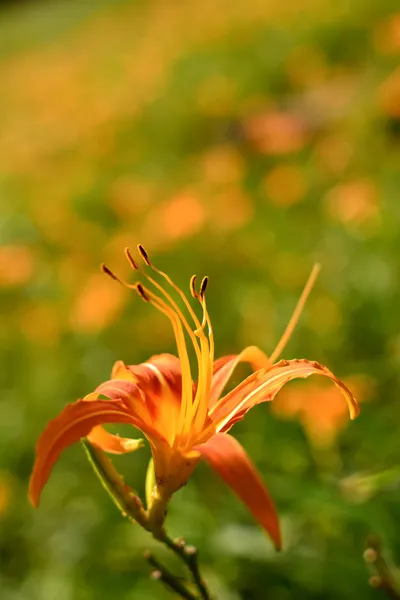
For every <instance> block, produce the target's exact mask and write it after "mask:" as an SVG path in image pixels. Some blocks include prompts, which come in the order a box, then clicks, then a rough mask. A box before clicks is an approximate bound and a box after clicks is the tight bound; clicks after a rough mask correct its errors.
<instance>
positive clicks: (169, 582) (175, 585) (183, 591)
mask: <svg viewBox="0 0 400 600" xmlns="http://www.w3.org/2000/svg"><path fill="white" fill-rule="evenodd" d="M144 557H145V559H146V560H147V561H148V562H149V564H150V565H151V566H152V567H154V569H155V570H154V571H153V573H152V577H153V578H154V579H158V580H159V581H162V583H163V584H164V585H165V586H166V587H168V588H169V589H170V590H172V591H173V592H176V593H177V594H178V595H179V596H180V597H181V598H185V599H186V600H196V596H193V594H192V593H191V592H190V591H189V590H188V589H187V587H186V586H185V585H184V584H183V583H182V582H181V581H180V580H179V579H178V578H177V577H175V575H174V574H173V573H171V572H170V571H169V570H168V569H166V568H165V567H164V566H163V565H162V564H161V563H160V562H159V561H158V560H157V559H156V558H154V556H153V555H152V554H151V552H149V551H146V552H145V555H144Z"/></svg>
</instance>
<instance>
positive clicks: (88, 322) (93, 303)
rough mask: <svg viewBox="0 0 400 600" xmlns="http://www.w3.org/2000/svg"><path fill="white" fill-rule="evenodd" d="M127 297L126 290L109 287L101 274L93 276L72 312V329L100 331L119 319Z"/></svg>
mask: <svg viewBox="0 0 400 600" xmlns="http://www.w3.org/2000/svg"><path fill="white" fill-rule="evenodd" d="M125 297H126V296H125V293H124V290H123V289H122V288H118V287H116V286H111V285H109V282H108V281H107V280H105V279H104V277H102V274H101V273H98V274H97V273H96V274H95V275H92V276H91V277H90V278H89V280H88V282H87V284H86V286H85V287H84V288H83V290H82V292H81V294H80V295H79V297H78V299H77V302H76V305H75V307H74V308H73V310H72V313H71V318H70V320H71V325H72V327H73V328H74V329H79V330H80V331H87V332H96V331H100V330H101V329H103V328H104V327H106V326H107V325H109V324H110V323H111V322H112V321H114V319H115V318H116V317H117V315H118V314H119V312H120V311H121V309H122V307H123V304H124V300H125Z"/></svg>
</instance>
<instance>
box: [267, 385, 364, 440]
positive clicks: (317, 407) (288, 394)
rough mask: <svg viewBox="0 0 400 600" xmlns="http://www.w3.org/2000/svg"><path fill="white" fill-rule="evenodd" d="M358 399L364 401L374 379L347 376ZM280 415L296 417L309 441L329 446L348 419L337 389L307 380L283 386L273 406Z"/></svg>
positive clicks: (290, 417) (289, 417)
mask: <svg viewBox="0 0 400 600" xmlns="http://www.w3.org/2000/svg"><path fill="white" fill-rule="evenodd" d="M346 385H348V386H350V387H351V389H352V390H354V392H355V393H356V395H357V398H358V400H359V401H362V400H367V399H368V398H369V397H370V395H371V392H372V390H373V386H374V382H373V381H372V380H371V379H370V378H367V377H365V376H353V377H351V378H348V379H346ZM272 410H273V411H274V413H275V414H276V415H278V416H280V417H282V418H288V419H298V420H299V421H300V423H301V424H302V426H303V428H304V430H305V432H306V434H307V436H308V438H309V440H310V442H311V443H312V444H313V445H315V446H318V447H327V446H331V445H332V444H333V442H334V441H335V439H336V436H337V434H338V433H339V432H340V431H341V430H342V429H343V428H344V427H345V425H346V422H347V415H346V407H345V406H344V405H343V402H341V401H340V398H339V397H338V394H337V393H336V390H335V389H334V388H331V387H327V386H325V385H323V384H322V383H319V382H318V383H314V382H307V383H306V384H304V385H301V386H300V385H297V386H292V387H290V388H289V389H285V390H283V391H282V393H281V394H279V396H278V397H277V399H276V400H275V402H274V403H273V405H272Z"/></svg>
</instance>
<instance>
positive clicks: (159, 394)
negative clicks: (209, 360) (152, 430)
mask: <svg viewBox="0 0 400 600" xmlns="http://www.w3.org/2000/svg"><path fill="white" fill-rule="evenodd" d="M125 368H126V369H128V370H129V372H130V373H131V375H132V376H133V380H134V381H135V383H136V385H137V386H138V387H139V389H140V390H141V392H142V394H143V397H144V399H145V403H146V406H147V409H148V411H149V414H150V417H151V419H152V422H153V423H154V424H155V426H157V428H159V429H160V430H161V431H163V433H164V434H165V436H166V437H167V439H169V440H170V441H171V440H172V439H173V436H174V433H175V426H176V423H177V422H178V419H179V411H180V404H181V396H182V371H181V364H180V361H179V359H178V358H177V357H176V356H173V355H172V354H159V355H157V356H152V357H151V358H150V359H149V360H148V361H147V362H145V363H141V364H140V365H129V366H128V367H125ZM119 372H120V371H119Z"/></svg>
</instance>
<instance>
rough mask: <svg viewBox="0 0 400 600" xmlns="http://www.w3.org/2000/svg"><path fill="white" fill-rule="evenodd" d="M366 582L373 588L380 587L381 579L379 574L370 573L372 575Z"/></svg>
mask: <svg viewBox="0 0 400 600" xmlns="http://www.w3.org/2000/svg"><path fill="white" fill-rule="evenodd" d="M368 583H369V585H370V586H371V587H373V588H380V587H382V579H381V578H380V577H379V575H372V577H370V578H369V581H368Z"/></svg>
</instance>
